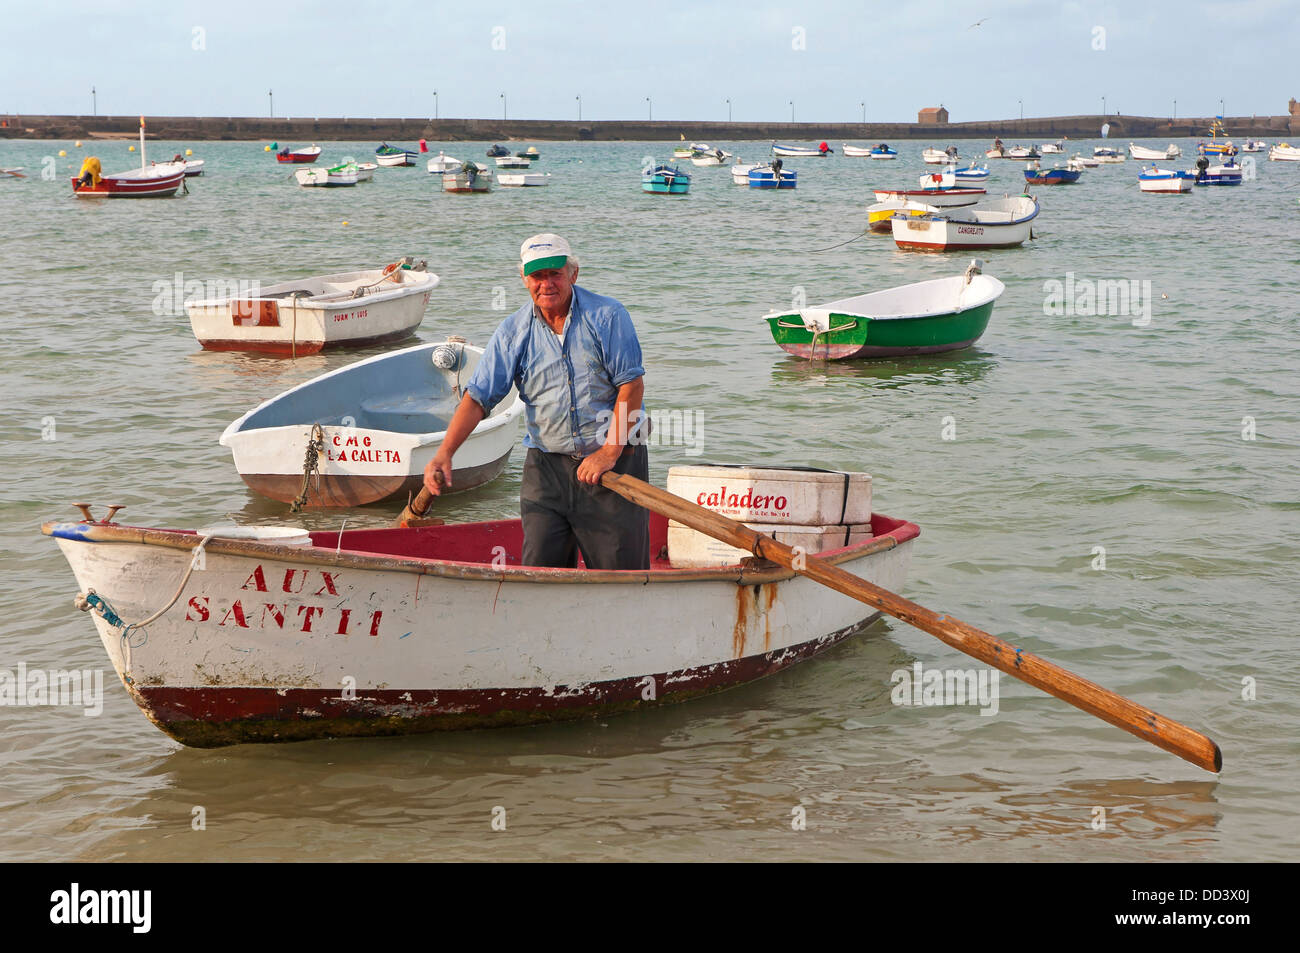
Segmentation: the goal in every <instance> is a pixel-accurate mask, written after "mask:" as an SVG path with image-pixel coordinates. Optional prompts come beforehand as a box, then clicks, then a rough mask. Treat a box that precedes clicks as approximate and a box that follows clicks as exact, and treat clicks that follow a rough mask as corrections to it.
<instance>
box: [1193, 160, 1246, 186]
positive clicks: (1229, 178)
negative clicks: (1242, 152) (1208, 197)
mask: <svg viewBox="0 0 1300 953" xmlns="http://www.w3.org/2000/svg"><path fill="white" fill-rule="evenodd" d="M1242 171H1243V169H1242V167H1241V165H1240V163H1238V162H1237V160H1236V159H1233V158H1231V157H1229V158H1228V159H1226V160H1224V161H1223V162H1221V163H1219V164H1218V165H1212V166H1210V167H1208V168H1206V169H1199V168H1198V169H1197V172H1196V179H1195V181H1194V183H1193V184H1195V185H1241V176H1242Z"/></svg>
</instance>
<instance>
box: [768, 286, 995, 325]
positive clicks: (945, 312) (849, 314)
mask: <svg viewBox="0 0 1300 953" xmlns="http://www.w3.org/2000/svg"><path fill="white" fill-rule="evenodd" d="M975 277H976V278H987V279H988V280H989V281H991V282H993V283H994V285H993V288H992V289H991V291H992V294H991V295H989V296H988V297H987V298H984V299H983V300H981V301H978V302H976V303H974V304H971V305H968V306H963V307H958V308H945V309H941V310H937V311H912V312H908V313H907V314H882V315H877V314H866V313H865V312H861V311H847V310H844V309H839V308H834V307H832V306H833V305H836V304H841V303H843V302H848V301H853V300H855V299H856V298H866V297H869V296H871V295H875V294H880V295H883V294H888V293H889V292H892V291H901V290H903V289H904V288H915V287H918V286H920V285H928V284H933V283H936V282H940V281H953V280H961V279H963V278H964V276H963V275H950V276H948V277H947V278H930V279H927V280H926V281H917V282H913V283H912V284H910V285H900V286H899V287H897V288H882V289H881V290H880V291H870V292H867V294H865V295H856V296H855V297H854V298H838V299H836V300H835V301H830V302H827V303H826V304H824V305H820V306H814V307H812V308H802V309H800V310H795V311H769V312H768V313H767V314H765V315H763V317H762V319H761V320H763V321H769V322H770V321H771V320H772V319H780V318H789V317H796V316H797V317H799V318H800V319H801V320H802V319H803V315H804V312H805V311H825V312H827V316H828V317H836V316H839V317H842V318H865V319H866V320H868V321H907V320H913V319H920V318H943V317H951V316H955V315H958V314H965V313H966V312H967V311H972V310H974V309H975V308H982V307H984V305H986V304H988V303H990V302H993V301H997V300H998V299H999V298H1000V297H1002V293H1003V292H1004V291H1006V290H1007V286H1006V285H1005V284H1004V283H1003V282H1002V281H1001V280H999V279H998V278H995V277H994V276H993V275H985V274H979V275H976V276H975ZM960 294H961V293H960V292H958V296H959V297H960ZM823 333H824V332H823Z"/></svg>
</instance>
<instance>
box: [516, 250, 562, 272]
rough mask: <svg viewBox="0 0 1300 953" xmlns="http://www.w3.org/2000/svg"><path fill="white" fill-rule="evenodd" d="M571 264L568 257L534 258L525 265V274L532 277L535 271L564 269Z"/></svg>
mask: <svg viewBox="0 0 1300 953" xmlns="http://www.w3.org/2000/svg"><path fill="white" fill-rule="evenodd" d="M568 262H569V256H568V255H552V256H551V257H550V258H534V259H533V260H532V261H530V262H528V263H526V264H525V265H524V274H525V275H531V274H532V273H533V272H535V271H545V270H546V269H548V268H563V267H564V266H565V265H566V264H568Z"/></svg>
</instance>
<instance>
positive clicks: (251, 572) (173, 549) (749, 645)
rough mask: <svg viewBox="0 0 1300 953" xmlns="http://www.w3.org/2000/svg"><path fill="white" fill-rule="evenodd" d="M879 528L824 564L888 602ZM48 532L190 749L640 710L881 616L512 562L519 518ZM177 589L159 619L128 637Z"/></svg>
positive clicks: (787, 586)
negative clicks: (318, 528)
mask: <svg viewBox="0 0 1300 953" xmlns="http://www.w3.org/2000/svg"><path fill="white" fill-rule="evenodd" d="M871 526H872V529H871V538H869V539H865V540H862V541H859V542H856V543H854V544H852V545H850V546H846V547H843V548H840V549H836V550H832V551H829V552H826V553H822V554H821V555H820V556H819V557H818V558H821V559H825V560H827V561H828V562H831V563H834V564H836V565H838V566H839V567H840V568H842V569H845V570H847V571H849V572H851V573H853V574H855V575H857V576H859V577H861V578H863V579H867V580H869V581H870V582H872V583H874V584H876V585H878V586H882V587H883V588H885V589H888V590H891V591H898V590H900V589H901V588H902V587H903V583H904V581H905V579H906V575H907V570H908V565H909V562H910V559H911V548H912V541H913V539H914V538H915V537H916V536H917V535H918V533H919V529H918V528H917V526H916V525H915V524H913V523H909V522H906V521H904V520H897V519H891V518H889V517H887V516H882V515H880V514H875V515H874V516H873V517H872V520H871ZM41 529H42V532H43V533H45V535H47V536H51V537H54V539H55V540H56V541H57V543H58V545H59V548H60V549H61V550H62V551H63V554H64V556H65V557H66V558H67V560H68V562H69V564H70V565H71V567H72V571H73V574H74V575H75V577H76V580H77V585H78V587H79V588H80V589H81V590H82V593H81V597H80V599H79V602H78V604H79V605H81V606H84V607H86V608H87V609H90V610H91V614H92V617H93V618H94V624H95V626H96V629H97V630H98V633H99V637H100V640H101V642H102V643H103V645H104V649H105V651H106V652H107V653H108V657H109V659H110V660H111V662H112V664H113V667H114V668H115V669H116V671H117V673H118V675H119V677H120V678H121V680H122V683H123V684H124V685H125V687H126V689H127V691H128V692H129V693H130V695H131V697H132V699H133V700H134V701H135V702H136V704H137V705H139V707H140V709H141V711H143V712H144V714H145V715H146V716H147V717H148V718H149V719H150V720H151V721H153V722H154V724H155V725H157V726H158V727H159V728H161V729H162V730H163V731H164V732H166V733H167V734H168V735H170V736H171V737H173V738H175V739H177V740H178V741H181V742H183V743H185V744H187V745H193V746H197V747H215V746H219V745H228V744H238V743H243V742H269V741H294V740H300V739H308V738H323V737H338V736H346V735H392V734H407V733H414V732H424V731H435V730H443V729H458V728H479V727H495V726H508V725H521V724H528V723H533V722H540V721H553V720H560V719H572V718H577V717H582V716H592V715H600V716H603V715H607V714H612V713H615V712H620V711H630V710H635V709H639V708H648V707H653V706H656V705H660V704H664V703H668V702H675V701H680V700H685V699H689V698H692V697H696V696H699V695H703V694H707V693H710V692H715V691H718V690H721V689H725V688H728V687H731V686H735V685H740V684H743V683H745V682H749V681H752V680H754V679H757V678H760V677H762V676H764V675H768V674H771V673H773V672H777V671H780V670H781V669H783V668H786V667H787V666H789V665H792V664H794V663H795V662H798V661H801V660H803V659H806V658H809V657H811V656H813V655H816V654H818V653H820V652H822V651H824V650H826V649H827V648H829V647H831V646H832V645H835V644H836V643H837V642H839V641H841V640H842V639H844V638H846V637H848V636H849V635H852V634H854V633H856V632H858V631H859V630H860V628H861V627H862V625H863V624H864V623H865V622H867V621H868V620H870V619H872V618H874V617H875V616H876V615H878V613H876V612H874V611H873V610H872V609H871V608H869V607H868V606H865V605H863V604H862V603H860V602H857V601H855V600H852V599H848V598H846V597H844V596H842V595H840V594H839V593H836V592H832V591H830V590H828V589H827V588H826V587H824V586H823V585H821V584H820V583H818V582H815V581H813V580H812V579H809V578H807V577H804V576H801V575H796V574H794V573H792V572H790V571H789V570H786V569H782V568H779V567H773V566H771V565H770V564H766V563H764V564H758V565H742V566H731V567H719V568H709V569H674V568H673V567H672V566H671V565H670V564H669V563H667V562H666V561H664V560H663V559H661V558H655V559H653V560H652V562H651V568H650V570H649V571H644V572H611V571H591V570H586V569H582V568H579V569H543V568H530V567H526V566H522V565H520V562H519V559H520V552H521V541H522V532H521V527H520V523H519V521H518V520H503V521H499V522H488V523H466V524H461V525H448V526H435V527H424V528H419V529H355V530H347V531H345V532H342V533H339V532H334V531H329V532H313V533H310V534H303V533H299V534H297V536H296V537H294V536H290V538H288V539H283V540H280V541H277V540H276V539H275V537H276V536H283V535H284V528H282V527H277V528H272V529H278V530H279V533H273V534H267V533H260V532H258V528H255V527H243V528H236V527H229V528H227V529H226V530H215V531H213V530H199V531H196V532H190V531H178V530H165V529H147V528H139V527H131V526H122V525H118V524H116V523H102V522H101V523H90V522H80V523H71V522H69V523H64V522H50V523H46V524H45V525H44V526H42V528H41ZM241 531H242V532H243V537H244V538H240V537H239V534H240V532H241ZM209 534H212V535H211V538H207V537H208V536H209ZM268 535H270V536H271V537H272V538H271V539H270V540H269V541H268V540H266V539H259V538H257V537H258V536H263V537H265V536H268ZM205 539H206V541H205ZM650 540H651V550H650V551H651V553H652V554H654V553H661V552H662V551H663V549H664V547H665V544H666V540H667V520H666V519H665V518H664V517H662V516H657V515H654V514H652V515H651V517H650ZM173 592H175V593H176V598H175V600H174V602H173V603H172V604H171V606H170V607H169V608H166V609H165V611H162V612H161V614H160V615H157V617H156V619H154V621H152V622H149V623H148V625H147V626H144V627H128V626H129V624H131V623H139V622H143V621H147V619H148V617H150V616H154V615H155V614H157V613H158V612H159V610H161V609H163V608H164V605H165V603H166V600H167V599H168V597H169V596H170V595H171V594H172V593H173ZM611 606H616V607H618V611H617V618H616V619H615V620H614V623H613V627H612V628H611V619H610V614H609V610H610V607H611ZM742 703H743V702H737V704H742Z"/></svg>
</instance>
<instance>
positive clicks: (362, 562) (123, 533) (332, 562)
mask: <svg viewBox="0 0 1300 953" xmlns="http://www.w3.org/2000/svg"><path fill="white" fill-rule="evenodd" d="M873 515H874V516H880V517H882V518H884V519H890V520H893V517H887V516H885V515H884V514H883V513H876V514H873ZM517 522H519V521H518V520H496V521H488V522H487V523H481V524H478V525H493V524H506V523H517ZM897 522H898V524H899V525H897V526H895V527H894V528H893V529H891V530H889V531H887V532H885V533H881V534H880V535H878V536H872V537H871V538H870V539H866V540H863V541H861V542H859V543H855V544H853V545H851V546H845V547H842V548H840V549H836V550H831V551H830V552H829V553H828V554H827V555H821V554H818V555H817V557H816V558H818V559H820V560H822V561H823V562H825V563H828V564H830V565H833V566H838V565H840V564H842V563H849V562H856V561H857V560H859V559H864V558H866V557H868V556H874V555H877V554H880V553H884V552H888V551H890V550H892V549H895V548H896V547H898V546H900V545H902V544H903V543H907V542H910V541H911V540H913V539H915V538H916V537H918V536H919V535H920V534H921V528H920V527H919V526H917V525H916V524H915V523H912V522H910V521H908V520H899V521H897ZM451 525H474V524H451ZM438 528H440V527H431V529H438ZM367 531H368V530H354V532H367ZM41 532H42V533H43V534H44V535H45V536H49V537H52V538H54V539H66V540H69V541H70V542H85V543H96V544H98V543H121V544H136V545H145V546H160V547H163V548H165V549H174V550H183V551H185V552H191V553H192V552H193V551H194V549H195V542H196V540H199V539H201V538H202V537H200V536H199V534H198V533H197V531H195V530H175V529H153V528H149V527H143V526H122V525H120V524H117V523H85V522H80V523H76V522H68V521H64V520H50V521H48V522H45V523H42V524H41ZM319 532H321V533H322V534H325V535H328V534H330V533H335V535H341V534H339V533H336V532H335V531H333V530H324V531H319ZM415 532H419V530H415ZM764 538H767V537H764ZM203 549H204V552H205V553H211V554H216V555H223V556H244V557H249V558H256V559H275V560H278V561H280V562H289V563H301V564H306V565H312V566H336V567H340V566H341V567H344V568H348V569H362V570H370V571H375V572H399V573H409V574H412V575H422V576H439V577H443V578H448V579H465V580H477V581H483V582H497V583H506V582H523V583H559V584H564V585H574V584H587V583H602V584H621V585H645V584H647V583H651V582H663V583H673V582H732V583H735V584H736V585H743V586H751V585H752V586H757V585H763V584H767V583H774V582H783V581H785V580H787V579H793V578H794V577H795V576H797V575H800V574H799V573H796V572H794V571H793V570H790V569H786V568H784V567H782V566H779V565H777V564H775V563H769V562H766V561H763V562H761V563H759V564H757V565H752V564H751V565H749V566H746V565H743V564H741V565H732V566H716V567H710V568H703V569H674V568H672V567H669V568H665V569H650V570H612V569H567V568H553V567H546V566H505V567H500V568H498V567H495V566H493V565H491V564H490V563H473V562H463V561H459V560H451V559H434V558H421V557H414V556H388V555H382V554H378V553H373V552H366V551H364V550H350V549H342V548H330V547H329V546H320V545H316V544H315V542H313V544H312V545H311V546H301V547H299V546H285V545H282V544H276V543H259V542H256V541H253V540H242V539H223V538H221V537H213V538H212V539H210V540H208V542H207V543H206V544H205V545H204V547H203ZM746 558H749V557H746Z"/></svg>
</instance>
